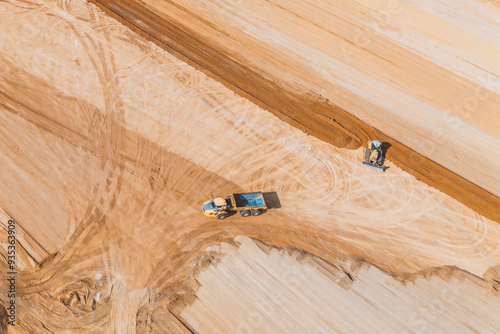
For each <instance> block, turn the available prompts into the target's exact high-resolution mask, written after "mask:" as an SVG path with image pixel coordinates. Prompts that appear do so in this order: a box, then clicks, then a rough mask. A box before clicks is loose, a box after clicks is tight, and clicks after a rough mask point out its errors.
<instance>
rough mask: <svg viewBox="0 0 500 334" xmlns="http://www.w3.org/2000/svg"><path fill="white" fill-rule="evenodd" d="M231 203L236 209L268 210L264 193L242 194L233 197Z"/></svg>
mask: <svg viewBox="0 0 500 334" xmlns="http://www.w3.org/2000/svg"><path fill="white" fill-rule="evenodd" d="M231 200H232V201H231V202H233V200H234V203H231V204H232V205H233V206H234V208H235V209H242V208H249V209H265V208H267V206H266V202H265V201H264V195H262V192H260V191H258V192H253V193H240V194H232V195H231Z"/></svg>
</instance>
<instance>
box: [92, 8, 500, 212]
mask: <svg viewBox="0 0 500 334" xmlns="http://www.w3.org/2000/svg"><path fill="white" fill-rule="evenodd" d="M92 2H93V3H95V4H97V5H99V6H100V7H101V8H102V9H104V10H105V11H106V12H107V13H108V14H110V15H113V17H115V18H117V19H119V20H120V21H121V22H122V23H124V24H127V25H128V26H130V27H132V28H133V29H134V30H135V31H136V32H138V33H142V34H143V35H144V36H146V37H148V38H150V39H151V40H153V41H155V42H156V43H159V44H160V45H162V46H163V47H164V48H166V49H167V50H169V51H172V52H174V54H175V55H177V56H181V57H182V59H184V60H187V61H189V62H190V63H191V64H193V65H196V66H197V68H198V69H202V70H205V71H207V73H209V74H210V75H212V76H213V77H214V78H216V79H217V80H219V81H221V82H224V83H225V84H226V86H228V87H230V88H231V89H233V90H235V91H236V92H238V93H239V94H242V95H243V96H245V97H247V98H250V99H251V100H252V101H253V102H255V103H257V104H258V105H260V106H261V107H264V109H266V110H268V111H270V112H272V113H274V114H275V115H277V116H279V117H280V118H281V119H283V120H285V121H287V122H288V123H290V124H292V125H294V126H296V127H298V128H300V129H302V130H304V131H306V132H307V133H310V134H312V135H314V136H316V137H317V138H320V139H322V140H325V141H327V142H329V143H332V144H334V145H336V146H338V147H346V148H358V147H359V146H360V145H364V144H365V143H366V142H367V140H372V139H373V138H378V139H380V140H382V141H387V142H389V143H391V144H392V147H391V149H390V150H389V152H388V157H389V159H391V161H393V162H394V163H395V164H396V165H397V166H399V167H400V168H403V169H404V170H405V171H407V172H409V173H411V174H412V175H415V176H416V177H417V178H418V179H420V180H422V181H424V182H426V183H427V184H429V185H431V186H433V187H435V188H437V189H439V190H441V191H443V192H444V193H446V194H448V195H450V196H452V197H454V198H455V199H457V200H459V201H461V202H462V203H464V204H466V205H467V206H469V207H470V208H472V209H474V210H475V211H477V212H479V213H481V214H482V215H485V216H487V217H488V218H490V219H493V220H496V221H500V198H499V196H500V182H498V175H499V174H500V164H499V163H498V153H497V149H496V148H497V147H499V146H500V130H499V129H498V126H497V124H499V123H500V118H499V117H500V95H499V94H500V79H499V75H500V61H499V58H498V57H497V56H496V55H497V54H498V53H499V52H500V40H499V37H498V36H500V27H499V25H498V22H497V21H496V17H498V15H500V9H499V8H498V4H495V3H494V2H492V1H480V0H474V1H460V2H459V3H457V2H453V1H439V2H437V3H435V2H434V1H426V2H419V1H411V0H404V1H399V0H394V1H382V0H371V1H336V2H335V3H331V2H330V1H323V0H314V1H301V0H300V1H299V0H296V1H295V0H294V1H288V0H287V1H283V0H277V1H268V0H257V1H238V0H213V1H204V2H203V3H202V4H199V3H197V2H192V1H185V0H169V1H162V0H149V1H145V2H143V1H136V0H128V1H120V2H116V1H109V0H92Z"/></svg>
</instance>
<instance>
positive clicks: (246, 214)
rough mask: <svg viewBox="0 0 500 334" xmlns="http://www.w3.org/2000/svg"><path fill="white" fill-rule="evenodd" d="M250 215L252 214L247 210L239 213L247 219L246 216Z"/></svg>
mask: <svg viewBox="0 0 500 334" xmlns="http://www.w3.org/2000/svg"><path fill="white" fill-rule="evenodd" d="M251 214H252V213H251V212H250V211H249V210H243V211H241V212H240V215H241V216H242V217H248V216H250V215H251Z"/></svg>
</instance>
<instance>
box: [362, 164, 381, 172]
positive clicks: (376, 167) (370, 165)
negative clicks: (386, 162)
mask: <svg viewBox="0 0 500 334" xmlns="http://www.w3.org/2000/svg"><path fill="white" fill-rule="evenodd" d="M361 166H364V167H368V168H373V169H376V170H378V171H380V172H385V167H383V166H376V165H372V164H369V163H366V162H363V163H361Z"/></svg>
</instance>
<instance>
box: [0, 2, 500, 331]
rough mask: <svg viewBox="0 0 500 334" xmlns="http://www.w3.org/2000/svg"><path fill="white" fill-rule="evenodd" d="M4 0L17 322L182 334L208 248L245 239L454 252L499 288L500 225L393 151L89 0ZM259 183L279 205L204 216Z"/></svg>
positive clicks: (340, 251)
mask: <svg viewBox="0 0 500 334" xmlns="http://www.w3.org/2000/svg"><path fill="white" fill-rule="evenodd" d="M0 10H1V12H2V13H3V18H4V19H3V20H2V21H1V22H0V43H1V46H2V47H1V48H0V61H1V63H2V66H1V67H0V78H1V79H0V124H1V127H0V138H1V140H0V156H1V159H2V161H1V165H0V184H2V187H3V188H2V191H1V192H0V207H1V209H2V211H1V214H0V222H1V224H2V227H3V229H2V230H1V233H0V240H1V245H2V251H1V252H2V255H3V257H4V258H7V257H6V252H5V249H6V248H5V247H6V245H7V232H6V226H7V224H8V220H9V219H14V220H15V221H16V222H17V224H16V231H17V233H18V247H17V254H18V271H19V274H18V279H17V296H18V297H17V299H16V305H17V319H16V321H17V325H16V328H15V329H16V332H17V333H49V332H55V333H61V332H67V333H72V332H73V333H88V332H94V333H135V332H140V333H142V332H145V331H146V328H147V327H148V326H149V328H151V327H152V326H153V324H152V323H154V324H155V326H156V325H158V326H163V327H158V328H160V329H159V330H158V331H159V332H162V331H163V332H165V331H166V330H171V331H174V330H175V329H178V330H179V331H181V332H182V331H187V330H188V328H190V326H192V325H190V324H189V323H188V322H187V321H186V319H184V318H182V316H181V313H182V311H183V310H186V309H187V308H188V306H189V305H194V304H193V303H194V302H195V301H196V291H197V289H198V288H199V284H198V283H197V281H196V274H197V273H198V272H200V271H201V270H202V269H204V268H206V267H207V266H208V265H210V261H211V260H210V256H208V257H207V256H206V255H207V247H210V246H214V245H220V244H221V242H228V243H233V242H234V238H235V237H237V236H239V235H243V236H248V237H251V238H254V239H256V240H260V241H262V242H264V243H266V244H273V245H275V246H277V247H290V246H291V247H295V248H296V249H299V250H303V251H306V252H308V253H310V254H312V255H314V256H317V257H319V258H321V259H323V260H324V261H328V262H331V263H335V261H336V260H337V259H338V258H342V257H353V258H354V257H359V256H361V257H363V258H364V259H365V261H367V262H369V263H372V264H373V265H376V266H378V267H380V268H382V269H383V270H386V271H388V272H391V273H393V274H395V275H399V276H400V277H402V279H404V277H406V276H405V275H408V273H414V272H417V271H421V270H433V269H432V268H434V267H440V266H456V267H458V268H460V270H463V271H467V272H469V273H470V274H471V275H476V276H479V277H483V278H484V280H482V279H480V278H477V279H478V280H479V281H480V282H482V283H481V284H479V283H478V284H479V285H481V286H482V285H483V284H485V285H488V286H490V287H495V285H494V284H493V282H494V281H493V279H498V277H497V276H498V275H497V274H496V271H495V270H493V269H492V268H497V266H498V263H499V262H500V245H499V240H500V238H499V237H500V225H499V224H498V223H496V222H494V221H492V220H490V219H488V218H486V217H484V216H481V215H480V214H478V213H476V212H474V211H473V210H471V209H469V208H467V207H466V206H464V205H463V204H461V203H460V202H458V201H456V200H455V199H453V198H451V197H449V196H447V195H445V194H443V193H442V192H440V191H438V190H436V189H434V188H431V187H429V186H428V185H426V184H424V183H422V182H420V181H418V180H416V179H415V178H414V177H413V176H412V175H410V174H408V173H406V172H405V171H403V170H401V169H399V168H398V167H397V166H395V165H393V164H392V163H391V162H390V161H389V162H388V164H389V167H390V169H389V170H388V172H386V173H378V172H376V171H372V170H367V169H365V168H362V167H361V166H360V163H361V156H362V149H361V148H359V149H357V150H352V149H346V148H339V147H335V146H333V145H330V144H328V143H325V142H323V141H320V140H318V139H317V138H315V137H313V136H310V135H307V134H306V133H304V132H302V131H300V130H298V129H296V128H294V127H292V126H290V125H289V124H287V123H285V122H283V121H281V120H279V119H278V118H277V117H275V116H273V115H272V114H270V113H269V112H268V111H266V110H264V109H261V108H259V107H258V106H257V105H255V104H253V103H252V102H251V101H248V100H246V99H244V98H242V97H240V96H238V95H236V94H235V93H234V92H233V91H231V90H229V89H227V88H226V87H225V86H223V85H222V84H221V83H218V82H217V81H215V80H213V79H211V78H209V77H208V76H207V75H205V74H204V73H202V72H200V71H197V70H195V69H194V68H192V67H190V66H189V65H187V64H186V63H184V62H183V61H181V60H179V59H177V58H175V57H174V56H172V55H170V54H169V53H167V52H165V51H164V50H162V49H161V48H159V47H157V46H155V45H154V44H151V43H149V42H147V41H146V40H145V39H144V38H142V37H140V36H139V35H137V34H135V33H134V32H132V31H130V30H129V29H128V28H126V27H124V26H122V25H120V24H119V23H118V22H117V21H115V20H113V19H112V18H110V17H109V16H107V15H105V14H104V13H102V12H101V11H100V10H99V9H98V8H96V7H95V6H93V5H91V4H88V3H85V2H82V1H69V0H67V1H58V2H53V1H41V0H37V1H34V2H33V1H31V2H19V1H9V2H2V3H0ZM389 171H390V172H389ZM254 190H262V191H265V192H276V194H277V196H278V197H279V201H280V203H281V205H280V207H279V208H275V209H271V210H269V211H268V212H267V213H266V214H264V215H262V216H259V217H252V218H242V217H240V216H233V217H231V218H229V219H228V220H226V221H223V222H219V221H217V220H214V219H210V218H207V217H205V216H203V215H202V213H201V210H200V208H201V205H202V203H203V202H204V201H206V200H207V199H209V198H210V195H211V194H214V195H227V194H229V193H232V192H238V191H254ZM1 263H2V272H7V267H6V263H5V261H2V262H1ZM5 284H6V283H5V281H4V280H2V285H1V286H0V300H1V303H0V304H1V305H6V303H7V302H8V300H9V298H8V297H7V294H6V291H7V290H6V289H5ZM464 284H468V283H464ZM497 288H498V287H497ZM481 289H482V288H481ZM481 291H483V290H481ZM484 291H486V292H485V293H487V294H490V295H492V296H494V290H492V289H489V290H487V289H486V290H484ZM319 292H320V293H321V289H320V291H319ZM491 305H493V304H491ZM301 307H306V306H305V305H299V304H298V305H297V309H296V310H295V311H296V312H298V313H300V312H302V309H301ZM0 311H2V309H1V308H0ZM161 328H163V329H161ZM11 329H12V328H11Z"/></svg>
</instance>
